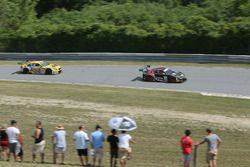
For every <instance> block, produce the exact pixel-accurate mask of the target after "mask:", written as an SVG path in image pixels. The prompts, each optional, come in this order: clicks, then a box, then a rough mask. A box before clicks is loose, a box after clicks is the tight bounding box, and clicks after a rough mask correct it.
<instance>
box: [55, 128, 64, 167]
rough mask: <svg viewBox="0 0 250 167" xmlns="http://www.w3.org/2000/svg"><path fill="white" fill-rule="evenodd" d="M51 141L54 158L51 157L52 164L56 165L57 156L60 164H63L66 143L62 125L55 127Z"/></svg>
mask: <svg viewBox="0 0 250 167" xmlns="http://www.w3.org/2000/svg"><path fill="white" fill-rule="evenodd" d="M52 141H53V142H54V156H53V162H54V164H56V163H57V159H58V156H59V155H60V157H61V163H60V164H62V165H63V164H64V158H65V155H64V154H65V152H66V148H67V143H66V131H65V130H64V127H63V126H62V125H58V126H57V127H56V131H54V134H53V137H52Z"/></svg>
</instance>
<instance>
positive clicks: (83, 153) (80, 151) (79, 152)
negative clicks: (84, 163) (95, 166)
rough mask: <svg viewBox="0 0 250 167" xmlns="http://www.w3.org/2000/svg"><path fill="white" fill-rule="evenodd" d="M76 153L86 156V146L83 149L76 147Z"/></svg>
mask: <svg viewBox="0 0 250 167" xmlns="http://www.w3.org/2000/svg"><path fill="white" fill-rule="evenodd" d="M77 153H78V156H85V157H87V156H88V149H87V148H85V149H77Z"/></svg>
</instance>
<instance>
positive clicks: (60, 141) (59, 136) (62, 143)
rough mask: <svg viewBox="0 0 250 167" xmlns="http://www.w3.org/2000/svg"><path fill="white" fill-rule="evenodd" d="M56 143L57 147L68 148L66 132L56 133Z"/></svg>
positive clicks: (58, 131)
mask: <svg viewBox="0 0 250 167" xmlns="http://www.w3.org/2000/svg"><path fill="white" fill-rule="evenodd" d="M54 142H55V145H56V147H59V148H66V146H67V145H66V131H64V130H56V131H55V132H54Z"/></svg>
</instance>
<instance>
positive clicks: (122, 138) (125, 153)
mask: <svg viewBox="0 0 250 167" xmlns="http://www.w3.org/2000/svg"><path fill="white" fill-rule="evenodd" d="M118 138H119V144H118V147H119V158H120V165H121V167H125V166H126V160H127V159H130V158H131V157H130V156H131V155H130V154H131V152H132V149H131V147H130V143H135V141H134V140H133V139H132V137H131V136H130V135H129V134H127V133H126V131H122V132H121V134H119V135H118Z"/></svg>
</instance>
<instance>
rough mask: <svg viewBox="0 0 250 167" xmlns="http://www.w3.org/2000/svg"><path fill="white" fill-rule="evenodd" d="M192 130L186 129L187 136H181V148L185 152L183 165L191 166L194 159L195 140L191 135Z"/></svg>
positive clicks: (185, 166)
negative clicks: (193, 146) (193, 145)
mask: <svg viewBox="0 0 250 167" xmlns="http://www.w3.org/2000/svg"><path fill="white" fill-rule="evenodd" d="M190 134H191V130H189V129H187V130H185V136H184V137H182V138H181V141H180V143H181V148H182V153H183V166H184V167H190V162H191V161H192V144H193V141H192V139H191V137H189V136H190Z"/></svg>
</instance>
